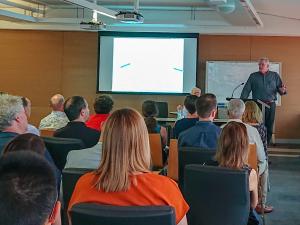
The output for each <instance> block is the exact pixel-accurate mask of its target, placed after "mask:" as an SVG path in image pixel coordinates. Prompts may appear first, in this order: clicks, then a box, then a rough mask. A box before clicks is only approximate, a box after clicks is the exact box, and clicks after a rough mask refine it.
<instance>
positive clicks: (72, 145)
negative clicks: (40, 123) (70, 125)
mask: <svg viewBox="0 0 300 225" xmlns="http://www.w3.org/2000/svg"><path fill="white" fill-rule="evenodd" d="M42 139H43V140H44V142H45V145H46V148H47V149H48V151H49V153H50V155H51V156H52V158H53V160H54V163H55V165H56V166H57V168H58V169H59V170H60V171H62V170H63V169H64V167H65V164H66V160H67V155H68V153H69V152H70V151H71V150H79V149H83V148H84V144H83V142H82V141H81V140H79V139H73V138H58V137H42Z"/></svg>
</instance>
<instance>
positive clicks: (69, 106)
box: [64, 96, 90, 122]
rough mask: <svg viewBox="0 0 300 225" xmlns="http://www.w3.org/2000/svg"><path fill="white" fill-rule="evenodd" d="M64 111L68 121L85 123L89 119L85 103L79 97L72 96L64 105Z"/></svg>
mask: <svg viewBox="0 0 300 225" xmlns="http://www.w3.org/2000/svg"><path fill="white" fill-rule="evenodd" d="M64 111H65V113H66V115H67V117H68V119H69V120H70V121H80V122H85V121H87V120H88V118H89V113H90V111H89V107H88V103H87V101H86V100H85V99H84V98H83V97H81V96H72V97H71V98H68V99H67V100H66V102H65V104H64Z"/></svg>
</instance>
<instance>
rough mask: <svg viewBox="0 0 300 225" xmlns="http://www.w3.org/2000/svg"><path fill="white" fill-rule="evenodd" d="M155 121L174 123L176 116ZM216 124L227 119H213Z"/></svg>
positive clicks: (219, 124)
mask: <svg viewBox="0 0 300 225" xmlns="http://www.w3.org/2000/svg"><path fill="white" fill-rule="evenodd" d="M156 120H157V122H166V123H175V122H176V121H177V118H156ZM213 122H214V123H215V124H216V125H218V126H221V125H222V124H225V123H227V122H228V119H214V121H213Z"/></svg>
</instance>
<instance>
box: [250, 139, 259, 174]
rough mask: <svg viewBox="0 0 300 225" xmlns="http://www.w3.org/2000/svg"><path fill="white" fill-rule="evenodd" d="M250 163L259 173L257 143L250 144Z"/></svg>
mask: <svg viewBox="0 0 300 225" xmlns="http://www.w3.org/2000/svg"><path fill="white" fill-rule="evenodd" d="M248 164H249V166H250V167H251V168H252V169H254V170H255V171H256V173H257V174H258V163H257V153H256V145H255V144H249V152H248Z"/></svg>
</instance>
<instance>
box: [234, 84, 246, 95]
mask: <svg viewBox="0 0 300 225" xmlns="http://www.w3.org/2000/svg"><path fill="white" fill-rule="evenodd" d="M244 84H245V83H244V82H243V83H240V84H239V85H238V86H236V87H235V88H234V89H233V91H232V94H231V98H233V94H234V92H235V90H236V89H238V88H239V87H240V86H243V85H244Z"/></svg>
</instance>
